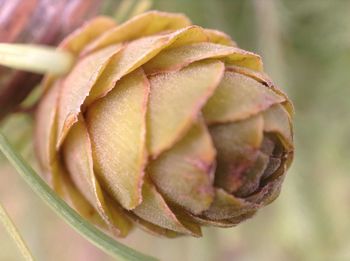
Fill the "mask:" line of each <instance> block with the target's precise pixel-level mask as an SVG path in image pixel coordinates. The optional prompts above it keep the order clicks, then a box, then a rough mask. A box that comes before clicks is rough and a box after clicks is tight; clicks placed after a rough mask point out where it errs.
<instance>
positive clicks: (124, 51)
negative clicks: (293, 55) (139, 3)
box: [36, 11, 293, 237]
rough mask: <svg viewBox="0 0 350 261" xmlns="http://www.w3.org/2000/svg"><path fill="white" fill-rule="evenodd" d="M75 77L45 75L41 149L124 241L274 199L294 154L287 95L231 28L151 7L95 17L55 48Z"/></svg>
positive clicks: (190, 230) (91, 211) (180, 229)
mask: <svg viewBox="0 0 350 261" xmlns="http://www.w3.org/2000/svg"><path fill="white" fill-rule="evenodd" d="M59 48H60V49H64V50H67V51H70V52H71V53H72V54H74V55H75V57H76V63H75V65H74V67H73V69H72V70H71V71H70V73H69V74H68V75H66V76H64V77H61V78H53V77H50V76H48V77H46V78H45V80H44V83H43V85H44V88H45V90H46V93H45V95H44V97H43V98H42V100H41V103H40V105H39V108H38V111H37V122H36V145H37V152H38V157H39V161H40V163H41V165H42V168H43V172H44V173H45V175H46V176H47V178H48V179H49V180H50V183H51V185H52V186H53V188H54V189H55V190H56V191H57V193H59V194H60V195H61V196H62V197H64V198H65V200H66V201H68V202H70V203H71V204H72V205H73V206H74V207H75V208H76V209H77V210H78V211H79V212H80V213H81V214H82V215H84V216H85V217H86V218H88V219H90V220H93V221H94V222H99V223H100V224H104V225H105V227H107V228H108V229H110V231H111V232H112V233H114V234H115V235H118V236H125V235H126V234H127V233H128V231H129V229H130V228H131V225H132V223H136V224H138V225H140V226H141V227H142V228H145V229H146V230H148V231H150V232H153V233H156V234H159V235H165V236H168V237H173V236H177V235H192V236H201V226H202V225H210V226H219V227H231V226H235V225H237V224H238V223H240V222H242V221H244V220H246V219H247V218H250V217H252V216H253V215H254V214H255V213H256V211H257V210H258V209H259V208H261V207H263V206H265V205H267V204H269V203H270V202H272V201H273V200H274V199H275V198H276V197H277V196H278V194H279V192H280V188H281V184H282V181H283V179H284V176H285V173H286V170H287V169H288V167H289V165H290V164H291V161H292V157H293V137H292V113H293V108H292V104H291V102H290V100H289V99H288V98H287V96H286V95H285V94H284V93H283V92H282V91H281V90H279V89H278V88H277V87H276V86H275V85H274V84H273V83H272V82H271V80H270V79H269V78H268V77H267V76H266V75H265V74H264V72H263V66H262V61H261V58H260V56H258V55H256V54H254V53H251V52H248V51H244V50H242V49H239V48H238V47H237V46H236V44H235V43H234V42H233V41H232V40H231V39H230V37H229V36H227V35H226V34H224V33H222V32H219V31H215V30H209V29H204V28H201V27H199V26H194V25H191V22H190V21H189V19H188V18H187V17H185V16H184V15H182V14H171V13H162V12H157V11H152V12H148V13H144V14H142V15H140V16H137V17H134V18H133V19H131V20H129V21H127V22H125V23H124V24H121V25H119V26H117V25H116V24H115V23H114V21H113V20H111V19H110V18H106V17H98V18H95V19H93V20H92V21H90V22H88V23H87V24H85V25H84V26H83V27H82V28H80V29H78V30H77V31H75V32H74V33H73V34H71V35H70V36H69V37H68V38H66V39H65V40H64V41H63V42H62V44H61V45H60V46H59Z"/></svg>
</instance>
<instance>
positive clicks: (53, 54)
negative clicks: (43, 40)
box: [0, 43, 73, 75]
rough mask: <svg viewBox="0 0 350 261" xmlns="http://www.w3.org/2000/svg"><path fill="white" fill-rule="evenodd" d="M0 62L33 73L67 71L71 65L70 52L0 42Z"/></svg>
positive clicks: (58, 73) (39, 46)
mask: <svg viewBox="0 0 350 261" xmlns="http://www.w3.org/2000/svg"><path fill="white" fill-rule="evenodd" d="M0 64H1V65H4V66H7V67H10V68H13V69H19V70H25V71H27V72H34V73H42V74H45V73H52V74H55V75H61V74H65V73H67V72H68V71H69V70H70V68H71V67H72V65H73V57H72V55H71V54H70V53H68V52H64V51H60V50H56V49H55V48H53V47H48V46H43V45H30V44H8V43H0Z"/></svg>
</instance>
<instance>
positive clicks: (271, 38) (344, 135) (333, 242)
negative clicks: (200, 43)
mask: <svg viewBox="0 0 350 261" xmlns="http://www.w3.org/2000/svg"><path fill="white" fill-rule="evenodd" d="M154 2H155V4H154V7H155V9H159V10H164V11H172V12H183V13H186V14H187V15H188V16H189V17H190V18H191V19H192V21H193V22H194V23H195V24H198V25H201V26H204V27H209V28H215V29H219V30H222V31H225V32H227V33H228V34H230V35H231V36H232V37H233V39H234V40H235V41H237V43H238V44H239V45H240V47H242V48H243V49H247V50H250V51H253V52H257V53H259V54H261V55H262V57H263V60H264V64H265V70H266V71H267V73H268V74H270V75H271V77H272V79H274V81H275V83H277V85H279V86H280V87H281V88H282V89H284V90H285V91H286V92H287V93H288V94H289V96H290V98H291V99H292V100H293V102H294V105H295V109H296V114H295V142H296V157H295V161H294V163H293V165H292V167H291V169H290V171H289V174H288V175H287V178H286V180H285V183H284V186H283V189H282V193H281V195H280V197H279V198H278V199H277V200H276V201H275V202H274V203H273V204H272V205H270V206H268V207H266V208H265V209H263V210H261V211H260V212H259V214H258V215H257V216H256V217H255V218H253V219H251V220H248V221H246V222H245V223H243V224H241V225H239V226H238V227H235V228H230V229H218V228H209V229H205V230H204V237H203V238H201V239H193V238H178V239H163V238H155V237H153V236H150V235H147V234H145V233H144V232H142V231H140V230H135V231H134V232H133V233H132V234H131V235H130V236H129V237H128V238H127V239H124V240H121V241H122V242H125V243H126V244H128V245H129V246H131V247H134V248H136V249H137V250H140V251H143V252H145V253H148V254H150V255H153V256H156V257H158V258H160V259H161V260H169V261H175V260H182V261H192V260H193V261H196V260H198V261H199V260H200V261H211V260H219V261H229V260H230V261H231V260H235V261H236V260H237V261H250V260H269V261H277V260H286V261H294V260H320V261H322V260H335V261H343V260H344V261H345V260H350V174H349V169H350V160H349V158H350V150H349V147H350V121H349V110H350V88H349V87H350V72H349V69H350V1H349V0H192V1H190V0H155V1H154ZM30 122H31V119H30V118H28V117H27V116H13V117H11V118H10V119H8V120H7V121H6V122H5V123H4V124H3V129H4V130H5V132H6V133H7V135H8V136H9V137H10V139H11V141H12V142H13V143H14V144H15V145H16V148H17V149H18V150H20V151H21V153H22V154H23V155H24V156H25V157H26V158H27V159H28V160H30V162H31V163H32V164H33V165H34V166H35V160H34V155H33V149H32V144H31V127H30V124H28V123H30ZM0 173H1V176H0V201H1V202H3V204H4V205H5V206H6V208H7V210H8V211H9V213H10V215H11V216H12V217H13V219H14V221H15V222H16V224H17V225H18V228H19V229H20V231H21V233H22V234H23V237H24V238H25V240H26V241H27V243H28V245H29V247H30V249H31V250H32V251H33V254H34V256H35V257H37V259H38V260H69V261H70V260H89V261H90V260H91V261H95V260H102V261H107V260H111V259H110V258H109V257H108V256H106V255H105V254H104V253H102V252H101V251H100V250H98V249H96V248H95V247H93V246H92V245H90V244H89V243H88V242H87V241H86V240H84V239H83V238H82V237H81V236H79V235H78V234H77V233H76V232H74V231H73V230H72V229H71V228H70V227H69V226H68V225H66V224H65V223H64V222H63V221H62V220H60V219H59V218H58V217H57V216H56V215H55V214H54V213H53V212H52V211H51V210H50V209H49V208H48V207H47V206H46V205H45V204H44V203H43V202H42V201H41V200H40V199H39V198H38V197H37V196H36V195H34V194H33V192H32V191H31V190H30V189H29V187H28V186H27V185H26V184H25V183H24V182H23V181H22V180H21V179H20V177H19V176H18V174H17V173H16V172H15V171H14V170H13V168H12V167H11V166H10V165H9V164H8V163H7V162H6V161H5V159H4V158H3V157H2V156H0ZM0 260H21V257H20V255H19V253H18V250H17V248H16V246H15V245H14V244H13V243H12V241H11V239H10V237H9V236H8V234H7V233H6V232H5V230H4V229H3V227H2V226H1V225H0Z"/></svg>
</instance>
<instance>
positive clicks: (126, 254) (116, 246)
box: [0, 131, 156, 261]
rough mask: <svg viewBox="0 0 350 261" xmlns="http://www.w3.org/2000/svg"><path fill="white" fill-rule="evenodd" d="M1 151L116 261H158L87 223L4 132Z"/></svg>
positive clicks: (60, 212)
mask: <svg viewBox="0 0 350 261" xmlns="http://www.w3.org/2000/svg"><path fill="white" fill-rule="evenodd" d="M0 151H2V153H3V154H4V155H5V156H6V158H7V159H8V160H9V161H10V162H11V163H12V165H13V166H14V167H15V169H16V170H17V171H18V173H19V174H20V175H21V176H22V178H23V179H24V180H25V181H26V182H27V183H28V185H29V186H30V187H31V188H32V190H34V192H36V193H37V194H38V195H39V196H40V197H41V199H43V200H44V201H45V202H46V203H47V204H48V205H49V206H50V207H51V208H52V209H53V210H54V211H55V212H56V213H57V214H58V215H59V216H60V217H62V218H63V219H64V220H65V221H66V222H67V223H68V224H69V225H71V226H72V227H73V228H74V229H75V230H76V231H77V232H79V233H80V234H81V235H83V236H84V237H85V238H86V239H88V240H89V241H90V242H91V243H93V244H94V245H95V246H97V247H99V248H100V249H102V250H103V251H105V252H106V253H109V254H110V255H111V256H113V257H115V258H119V259H120V258H123V259H124V260H135V261H154V260H156V259H155V258H153V257H150V256H146V255H144V254H142V253H139V252H137V251H136V250H134V249H132V248H129V247H127V246H125V245H123V244H121V243H119V242H117V241H115V240H114V239H113V238H111V237H109V236H107V235H106V234H105V233H103V232H101V231H100V230H99V229H97V228H96V227H94V226H93V225H92V224H90V223H89V222H87V221H86V220H84V219H83V218H82V217H81V216H80V215H79V214H78V213H77V212H76V211H75V210H73V209H72V208H71V207H69V206H68V204H67V203H66V202H64V201H63V200H62V199H61V198H60V197H59V196H58V195H57V194H56V193H55V192H54V191H52V189H51V188H50V187H49V186H48V185H47V184H46V183H45V182H44V181H43V180H42V179H41V177H40V176H39V175H38V174H37V173H36V172H35V171H34V170H33V169H32V168H31V167H30V166H29V165H28V163H26V162H25V160H24V159H23V158H22V157H21V156H20V155H19V154H18V153H17V152H16V151H15V150H14V149H13V148H12V146H11V144H10V143H9V141H8V140H7V139H6V137H5V136H4V135H3V134H2V132H1V131H0Z"/></svg>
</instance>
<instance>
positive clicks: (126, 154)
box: [86, 70, 149, 209]
mask: <svg viewBox="0 0 350 261" xmlns="http://www.w3.org/2000/svg"><path fill="white" fill-rule="evenodd" d="M148 95H149V83H148V81H147V79H146V78H145V75H144V74H143V71H142V70H137V71H135V72H133V73H131V74H129V75H128V76H126V77H125V78H123V79H122V80H121V81H120V82H118V83H117V85H116V87H115V88H114V90H113V91H112V92H111V93H109V95H107V96H106V97H104V98H103V99H101V100H99V101H97V102H96V103H94V104H92V105H91V106H90V107H89V108H88V111H87V115H86V120H87V125H88V130H89V133H90V137H91V141H92V149H93V157H94V166H95V171H96V175H98V177H99V178H100V180H101V183H102V185H103V186H104V188H105V189H106V190H107V191H108V192H109V193H110V194H111V196H113V198H115V199H116V200H118V202H119V203H120V204H121V205H122V206H123V207H124V208H126V209H133V208H135V207H136V206H137V205H139V204H140V203H141V202H142V195H141V190H142V184H143V176H144V166H145V164H146V157H147V152H146V147H145V146H146V145H145V144H146V143H145V134H146V126H145V114H146V106H147V100H148Z"/></svg>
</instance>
